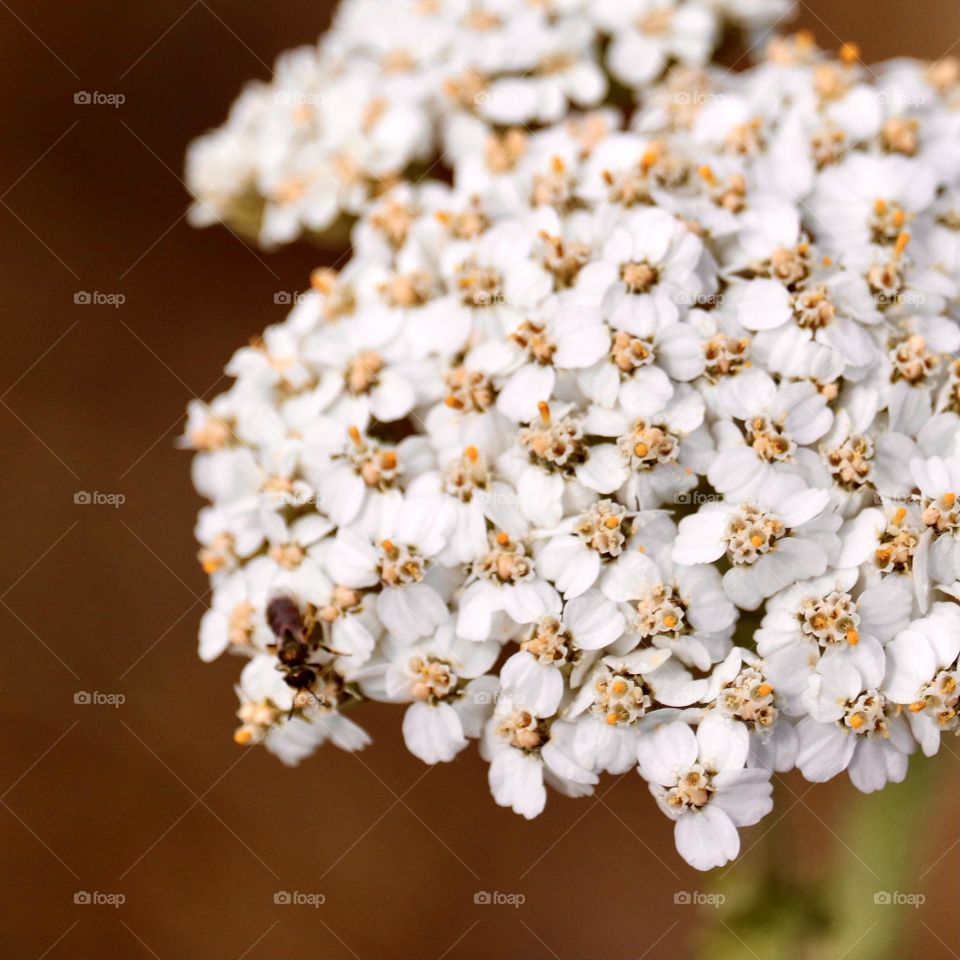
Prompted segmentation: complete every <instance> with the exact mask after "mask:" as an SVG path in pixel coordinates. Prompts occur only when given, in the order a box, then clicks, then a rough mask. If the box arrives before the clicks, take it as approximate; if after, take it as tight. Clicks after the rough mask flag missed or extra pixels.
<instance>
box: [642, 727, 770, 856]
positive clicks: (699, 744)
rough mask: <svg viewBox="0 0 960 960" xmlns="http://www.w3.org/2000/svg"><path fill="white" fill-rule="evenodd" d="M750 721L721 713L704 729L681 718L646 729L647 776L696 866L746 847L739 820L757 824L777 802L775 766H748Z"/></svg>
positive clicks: (644, 773)
mask: <svg viewBox="0 0 960 960" xmlns="http://www.w3.org/2000/svg"><path fill="white" fill-rule="evenodd" d="M749 741H750V737H749V734H748V733H747V729H746V727H744V726H743V725H742V724H738V723H735V722H734V721H732V720H725V719H723V718H721V717H719V716H716V715H710V716H707V717H705V718H704V719H703V720H702V721H701V722H700V724H699V726H698V727H697V732H696V734H694V732H693V731H692V730H691V729H690V727H689V726H687V724H685V723H682V722H676V721H675V722H673V723H668V724H664V725H663V726H662V727H659V728H658V729H657V730H655V731H653V732H652V733H649V734H644V735H642V736H641V738H640V741H639V745H638V748H637V756H638V759H639V762H640V775H641V776H642V777H643V778H644V779H645V780H646V781H648V783H649V784H650V792H651V793H652V794H653V795H654V797H655V798H656V800H657V803H658V804H659V806H660V809H661V810H663V812H664V813H665V814H666V815H667V816H668V817H670V819H672V820H675V821H676V826H675V828H674V839H675V840H676V844H677V852H678V853H679V854H680V856H681V857H683V859H684V860H686V861H687V863H689V864H690V865H691V866H692V867H696V868H697V869H698V870H709V869H711V868H712V867H722V866H723V865H724V864H725V863H727V862H729V861H730V860H732V859H734V857H736V856H737V854H738V853H739V852H740V837H739V835H738V833H737V827H747V826H750V825H751V824H754V823H757V822H758V821H759V820H760V819H762V818H763V817H765V816H766V815H767V814H768V813H769V812H770V810H771V809H773V801H772V800H771V797H770V794H771V792H772V787H771V785H770V773H769V772H768V771H766V770H761V769H757V768H753V769H746V768H745V764H746V760H747V754H748V752H749V749H750V742H749Z"/></svg>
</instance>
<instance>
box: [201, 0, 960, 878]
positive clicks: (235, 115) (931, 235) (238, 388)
mask: <svg viewBox="0 0 960 960" xmlns="http://www.w3.org/2000/svg"><path fill="white" fill-rule="evenodd" d="M783 12H784V8H783V4H781V3H780V2H779V0H768V2H764V0H760V2H757V0H751V2H748V3H741V2H739V0H722V2H714V3H711V4H701V3H695V2H688V0H672V2H662V3H661V2H658V3H647V2H646V0H630V2H623V3H620V2H617V3H614V2H609V3H607V2H598V3H587V2H583V0H564V2H554V0H549V2H544V3H536V4H528V3H522V2H519V0H518V2H507V0H496V2H492V3H484V4H473V3H464V2H460V0H432V2H423V0H401V2H396V3H392V4H389V5H386V6H385V5H383V4H382V3H378V2H374V0H345V2H344V4H343V6H342V8H341V11H340V13H339V15H338V17H337V19H336V22H335V24H334V27H333V29H332V32H331V34H330V35H329V36H328V37H327V38H326V39H325V40H324V41H323V42H322V43H321V44H320V45H319V46H318V47H316V48H304V49H302V50H298V51H294V52H292V53H291V54H288V55H286V56H285V57H283V58H282V59H281V61H280V63H279V64H278V68H277V71H276V74H275V76H274V78H273V79H272V80H271V82H270V83H267V84H260V85H257V86H254V87H251V88H250V89H249V90H248V91H247V92H246V93H244V95H243V96H242V97H241V99H240V101H239V102H238V103H237V104H236V105H235V107H234V110H233V112H232V113H231V117H230V120H229V122H228V123H227V124H226V125H225V126H224V127H223V128H221V129H220V130H218V131H216V132H214V133H212V134H210V135H208V136H207V137H206V138H204V139H203V140H201V141H199V142H198V143H197V144H195V145H194V147H193V148H192V150H191V153H190V157H189V162H188V168H189V169H188V179H189V182H190V184H191V189H192V190H193V192H194V194H195V198H196V199H195V204H194V207H193V211H192V214H193V217H194V219H195V221H198V222H209V221H212V220H224V221H226V222H227V223H229V224H231V225H232V226H234V227H239V228H241V229H243V230H245V231H246V232H248V233H250V234H252V235H255V236H257V237H258V238H259V240H260V242H261V243H262V244H264V245H266V246H269V245H274V244H277V243H282V242H286V241H289V240H292V239H294V238H295V237H296V236H297V235H298V234H300V233H301V232H304V231H307V232H311V233H322V232H323V231H327V230H328V228H330V227H331V225H332V224H334V222H335V221H337V222H340V223H343V224H345V225H346V226H349V227H350V230H351V234H350V238H351V245H352V251H353V253H352V257H351V259H350V260H349V261H347V262H345V263H344V264H343V266H342V267H341V268H340V269H335V268H328V267H324V268H320V269H318V270H316V271H314V273H313V274H312V275H311V277H310V279H309V289H308V290H307V291H306V292H305V293H304V294H303V295H302V296H301V297H299V298H298V300H297V303H296V304H295V306H294V308H293V310H292V311H291V312H290V314H289V316H288V317H287V318H286V319H285V320H283V321H281V322H278V323H274V324H273V325H272V326H270V327H268V328H267V329H266V330H265V331H264V333H263V334H262V335H261V336H260V337H258V338H256V339H255V340H254V341H252V342H251V344H250V345H248V346H246V347H243V348H241V349H240V350H238V351H237V353H236V354H235V355H234V357H233V359H232V360H231V361H230V363H229V365H228V367H227V370H228V373H229V374H230V375H231V376H232V377H233V384H232V386H230V388H229V389H228V390H227V391H226V392H225V393H223V394H222V395H221V396H219V397H217V398H216V399H214V400H213V401H211V402H210V403H201V402H199V401H195V402H194V403H193V404H192V405H191V407H190V410H189V414H188V419H187V424H186V429H185V431H184V438H183V444H184V445H185V446H187V447H189V448H191V449H192V450H194V451H195V459H194V474H193V475H194V480H195V484H196V486H197V489H198V490H199V492H200V493H201V494H202V495H203V496H205V497H206V498H207V499H208V500H209V505H207V506H205V507H204V508H203V509H202V510H201V513H200V516H199V518H198V522H197V527H196V534H197V538H198V540H199V542H200V561H201V564H202V566H203V569H204V570H205V572H206V573H207V574H208V575H209V576H210V577H211V583H212V591H213V596H212V600H211V603H210V609H209V610H208V611H207V612H206V613H205V614H204V616H203V620H202V623H201V628H200V656H201V658H202V659H203V660H206V661H209V660H212V659H214V658H216V657H217V656H219V655H220V654H222V653H224V652H230V653H233V654H236V655H238V656H240V657H242V658H243V659H244V660H245V663H246V665H245V666H244V667H243V669H242V671H241V673H240V679H239V683H238V686H237V695H238V697H239V701H240V706H239V709H238V713H237V715H238V719H239V723H238V728H237V732H236V740H237V742H238V743H240V744H254V743H259V744H262V745H263V746H265V747H266V748H267V749H268V750H270V751H271V752H273V753H275V754H276V755H277V756H279V757H280V758H281V760H283V761H284V762H286V763H290V764H295V763H297V762H299V761H301V760H302V759H304V758H305V757H306V756H308V755H309V754H311V753H312V752H313V751H314V750H315V749H316V748H317V747H319V746H320V745H321V744H324V743H326V742H328V741H329V742H332V743H334V744H335V745H336V746H339V747H341V748H343V749H346V750H359V749H362V748H363V747H364V746H366V745H367V743H368V742H369V737H368V736H367V735H366V733H364V731H363V729H362V728H361V727H360V726H359V725H358V721H361V720H362V709H361V708H362V706H363V704H364V703H365V702H367V701H370V700H375V701H382V702H385V703H393V704H398V705H401V707H402V711H403V719H402V721H401V727H402V732H403V738H404V742H405V744H406V746H407V748H408V749H409V750H410V751H411V753H413V754H414V755H415V756H416V757H418V758H419V759H421V760H423V761H424V762H426V763H430V764H432V763H445V762H450V761H452V760H453V759H454V758H455V757H456V756H458V755H459V754H460V753H461V752H462V751H463V750H464V749H466V748H467V747H468V746H469V745H470V743H471V741H476V742H477V744H478V746H479V750H480V753H481V755H482V756H483V758H484V759H485V760H486V761H487V762H488V763H489V784H490V790H491V793H492V795H493V799H494V801H495V802H496V803H498V804H500V805H502V806H505V807H509V808H511V809H513V810H514V811H516V812H517V813H519V814H521V815H522V816H524V817H533V816H536V815H538V814H539V813H540V812H541V811H542V810H543V809H544V806H545V804H546V801H547V796H548V789H547V788H548V787H550V788H553V789H556V790H559V791H561V792H562V793H564V794H566V795H568V796H573V797H581V796H584V795H588V794H590V793H592V792H593V790H594V788H595V786H596V784H597V783H598V781H599V778H600V776H601V775H603V774H605V773H616V774H619V773H624V772H626V771H629V770H631V769H634V768H635V769H636V770H637V771H638V772H639V774H640V776H641V777H642V778H643V779H644V780H645V781H646V783H647V784H648V786H649V788H650V791H651V792H652V794H653V796H654V798H655V800H656V802H657V804H658V805H659V807H660V808H661V810H662V811H663V812H664V813H665V814H666V816H667V817H669V818H670V819H671V820H673V821H674V823H675V837H676V843H677V848H678V850H679V852H680V854H681V856H683V857H684V858H685V859H686V860H687V861H688V862H689V863H691V864H692V865H693V866H695V867H697V868H699V869H709V868H711V867H715V866H719V865H722V864H724V863H726V862H728V861H729V860H731V859H732V858H734V857H735V856H736V855H737V853H738V851H739V849H740V838H739V834H738V831H739V830H740V828H744V827H749V826H751V825H752V824H755V823H756V822H758V821H759V820H760V819H761V818H762V817H764V816H765V815H766V814H767V813H769V812H770V810H771V807H772V800H771V776H772V773H773V772H775V771H776V772H783V771H787V770H791V769H793V768H797V769H799V771H800V773H801V774H802V775H803V776H805V777H806V778H807V779H809V780H811V781H822V780H826V779H829V778H831V777H833V776H836V775H838V774H840V773H842V772H843V771H847V772H848V773H849V776H850V778H851V780H852V781H853V784H854V785H855V786H856V787H857V788H858V789H860V790H862V791H865V792H868V791H872V790H877V789H880V788H881V787H883V786H884V784H886V783H887V782H889V781H899V780H901V779H903V777H904V776H905V775H906V771H907V760H908V757H909V756H910V755H911V754H912V753H914V752H915V751H916V750H917V748H919V749H920V750H921V751H922V752H923V753H925V754H928V755H929V754H932V753H935V752H936V751H937V750H938V749H939V746H940V743H941V740H942V738H943V737H945V736H950V735H955V734H957V733H958V732H960V664H958V655H960V386H958V385H960V361H958V360H957V353H958V351H960V322H958V321H960V316H958V313H957V306H956V304H957V299H958V292H960V287H958V282H960V173H958V171H960V163H958V162H957V161H958V159H960V149H958V145H957V142H956V133H955V131H956V121H955V110H956V108H957V105H958V104H960V66H958V65H957V64H956V63H953V62H952V61H951V62H949V63H940V64H933V65H925V64H915V63H910V62H908V61H902V60H900V61H896V62H895V63H893V64H891V65H889V66H883V65H881V66H880V67H878V68H876V69H875V70H869V71H867V70H865V69H863V67H862V65H861V64H860V62H859V59H858V56H857V55H856V51H855V48H853V47H852V46H849V45H848V46H845V47H844V48H843V49H842V50H841V51H840V54H839V55H838V56H832V55H830V54H828V53H826V52H823V51H820V50H818V49H817V48H816V46H815V44H814V43H813V42H812V39H811V38H810V37H808V36H806V35H804V34H800V35H797V36H794V37H779V38H775V39H774V40H772V41H771V43H770V44H769V46H768V50H767V55H766V57H765V58H764V59H763V60H761V62H759V63H757V64H756V65H754V66H752V67H751V68H750V69H748V70H745V71H744V72H741V73H736V74H733V73H729V72H721V71H719V70H716V69H714V68H712V67H710V66H709V63H708V61H709V57H710V53H711V51H712V49H713V48H714V46H715V45H716V44H717V43H718V42H719V41H720V39H721V37H722V35H723V34H724V32H725V31H726V30H728V29H731V28H732V27H734V26H737V25H740V26H746V27H748V28H750V29H756V28H761V27H763V26H764V25H769V24H770V23H772V22H773V21H774V20H776V19H777V18H778V17H780V16H781V15H782V14H783ZM611 90H614V91H615V93H616V96H617V98H618V99H620V100H622V99H623V97H624V96H625V94H624V91H626V94H628V95H629V96H630V97H631V98H632V103H631V105H630V110H629V113H628V114H627V115H626V116H629V118H630V119H629V123H628V122H627V120H626V116H625V115H624V112H623V110H622V106H620V107H618V106H614V105H613V103H612V102H609V103H608V102H607V98H608V93H609V91H611ZM441 155H442V156H443V157H444V161H445V163H446V164H447V165H448V169H447V170H446V171H445V172H443V173H442V174H441V175H440V176H439V177H438V179H436V180H430V179H421V180H416V179H415V177H414V173H415V171H416V170H417V169H418V167H421V165H422V166H425V167H429V166H430V164H431V163H433V162H434V161H435V160H437V158H438V157H440V156H441ZM437 170H438V172H439V165H438V166H437ZM447 174H449V175H447ZM349 218H352V221H353V222H352V224H351V223H350V222H349ZM327 236H328V237H329V233H328V234H327Z"/></svg>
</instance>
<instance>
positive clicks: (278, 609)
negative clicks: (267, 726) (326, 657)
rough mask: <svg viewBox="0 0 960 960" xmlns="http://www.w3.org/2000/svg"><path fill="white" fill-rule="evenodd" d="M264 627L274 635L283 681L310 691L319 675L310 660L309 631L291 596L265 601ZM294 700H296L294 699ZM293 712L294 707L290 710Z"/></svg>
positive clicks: (299, 689) (298, 688)
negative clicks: (266, 602)
mask: <svg viewBox="0 0 960 960" xmlns="http://www.w3.org/2000/svg"><path fill="white" fill-rule="evenodd" d="M266 617H267V626H269V627H270V630H271V631H272V632H273V635H274V636H275V637H276V638H277V642H276V645H277V659H278V660H279V661H280V666H279V669H280V670H281V671H282V672H283V675H284V676H283V679H284V682H285V683H286V684H287V686H288V687H292V688H293V689H294V690H297V691H301V690H309V689H310V687H312V686H313V685H314V684H315V683H316V682H317V679H318V677H319V673H318V670H317V669H316V668H315V666H313V665H310V664H309V663H308V662H307V661H308V660H309V659H310V654H311V652H312V648H311V646H310V641H309V635H310V633H311V631H310V630H308V629H307V627H306V626H305V624H304V622H303V617H302V615H301V613H300V607H299V606H298V604H297V602H296V600H294V599H293V598H292V597H287V596H279V597H274V598H273V599H272V600H271V601H270V602H269V603H268V604H267V611H266ZM294 702H296V701H294ZM290 715H291V716H292V715H293V707H291V709H290Z"/></svg>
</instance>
